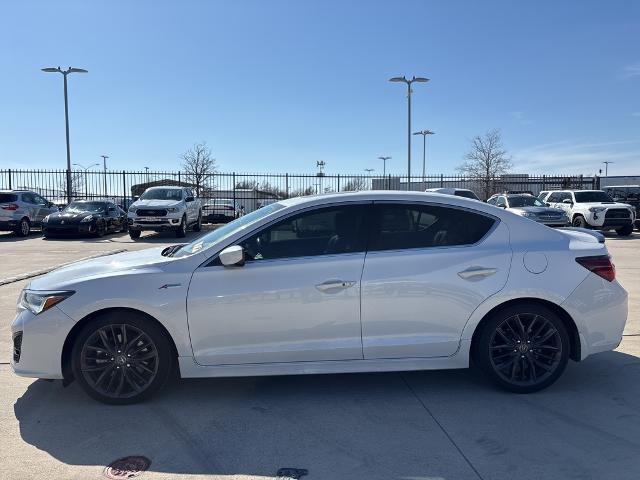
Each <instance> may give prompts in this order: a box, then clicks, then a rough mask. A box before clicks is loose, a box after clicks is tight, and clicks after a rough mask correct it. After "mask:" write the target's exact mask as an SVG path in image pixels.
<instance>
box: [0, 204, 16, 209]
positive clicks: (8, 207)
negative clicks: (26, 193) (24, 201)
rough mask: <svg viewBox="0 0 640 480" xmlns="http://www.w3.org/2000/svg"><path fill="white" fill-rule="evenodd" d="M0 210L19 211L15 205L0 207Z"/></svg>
mask: <svg viewBox="0 0 640 480" xmlns="http://www.w3.org/2000/svg"><path fill="white" fill-rule="evenodd" d="M0 208H1V209H3V210H17V209H18V205H16V204H15V203H5V204H4V205H0Z"/></svg>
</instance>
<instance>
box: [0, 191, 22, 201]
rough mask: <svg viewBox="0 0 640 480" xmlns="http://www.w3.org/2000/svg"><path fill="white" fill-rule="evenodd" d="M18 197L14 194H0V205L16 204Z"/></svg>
mask: <svg viewBox="0 0 640 480" xmlns="http://www.w3.org/2000/svg"><path fill="white" fill-rule="evenodd" d="M17 201H18V196H17V195H16V194H15V193H0V203H6V202H17Z"/></svg>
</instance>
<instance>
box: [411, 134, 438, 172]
mask: <svg viewBox="0 0 640 480" xmlns="http://www.w3.org/2000/svg"><path fill="white" fill-rule="evenodd" d="M434 133H435V132H432V131H431V130H420V131H419V132H414V133H413V134H414V135H422V181H423V182H424V181H425V176H426V165H427V161H426V158H427V135H433V134H434Z"/></svg>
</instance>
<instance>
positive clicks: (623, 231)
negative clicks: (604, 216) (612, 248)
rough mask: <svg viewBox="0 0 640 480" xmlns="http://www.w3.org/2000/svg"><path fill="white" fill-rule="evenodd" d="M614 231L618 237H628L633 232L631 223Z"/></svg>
mask: <svg viewBox="0 0 640 480" xmlns="http://www.w3.org/2000/svg"><path fill="white" fill-rule="evenodd" d="M616 233H617V234H618V236H619V237H628V236H629V235H631V234H632V233H633V225H626V226H624V227H622V228H618V229H617V230H616Z"/></svg>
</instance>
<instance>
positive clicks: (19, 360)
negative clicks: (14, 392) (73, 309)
mask: <svg viewBox="0 0 640 480" xmlns="http://www.w3.org/2000/svg"><path fill="white" fill-rule="evenodd" d="M74 324H75V322H74V321H73V320H72V319H71V318H69V317H68V316H67V315H65V313H64V312H63V311H62V310H60V309H59V308H58V307H52V308H50V309H49V310H47V311H45V312H42V313H41V314H39V315H34V314H33V313H31V312H30V311H28V310H22V309H21V310H19V311H18V313H17V315H16V317H15V319H14V320H13V323H12V324H11V337H12V339H13V340H14V348H15V347H16V342H15V338H16V336H18V335H21V341H20V345H19V355H15V353H16V352H14V355H12V357H11V368H12V369H13V371H14V372H15V373H16V375H20V376H21V377H34V378H47V379H62V378H63V375H62V347H63V345H64V340H65V338H67V335H68V334H69V331H71V328H72V327H73V325H74Z"/></svg>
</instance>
